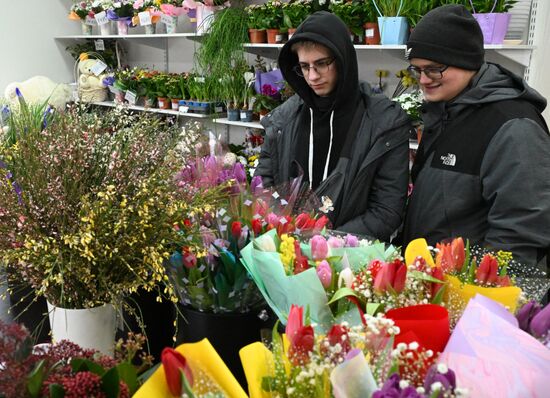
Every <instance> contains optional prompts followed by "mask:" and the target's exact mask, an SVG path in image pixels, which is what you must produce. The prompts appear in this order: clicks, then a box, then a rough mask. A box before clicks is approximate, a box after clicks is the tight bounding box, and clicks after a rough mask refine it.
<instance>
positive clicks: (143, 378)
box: [138, 362, 161, 384]
mask: <svg viewBox="0 0 550 398" xmlns="http://www.w3.org/2000/svg"><path fill="white" fill-rule="evenodd" d="M160 365H161V363H160V362H159V363H157V364H156V365H155V366H153V367H152V368H151V369H148V370H146V371H145V372H143V373H142V374H140V375H139V376H138V381H139V384H143V383H145V382H146V381H147V380H148V379H149V377H151V376H152V375H153V373H155V372H156V371H157V369H158V368H159V367H160Z"/></svg>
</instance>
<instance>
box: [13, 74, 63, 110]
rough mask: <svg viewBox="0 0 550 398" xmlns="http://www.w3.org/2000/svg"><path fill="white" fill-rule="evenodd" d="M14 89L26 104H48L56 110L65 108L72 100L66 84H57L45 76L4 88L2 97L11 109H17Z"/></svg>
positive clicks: (17, 103)
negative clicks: (17, 90) (19, 93)
mask: <svg viewBox="0 0 550 398" xmlns="http://www.w3.org/2000/svg"><path fill="white" fill-rule="evenodd" d="M16 89H19V91H20V92H21V94H22V95H23V98H24V99H25V101H26V102H27V103H28V104H42V103H44V102H45V101H48V104H50V105H51V106H53V107H55V108H56V109H58V110H62V109H63V108H65V105H66V103H67V102H69V101H71V100H72V90H71V88H70V86H69V85H68V84H58V83H55V82H53V81H52V80H51V79H49V78H47V77H45V76H34V77H31V78H30V79H28V80H25V81H23V82H13V83H10V84H8V85H7V86H6V90H5V91H4V96H5V98H6V100H8V102H9V104H10V105H11V106H12V107H17V106H18V105H19V101H18V99H17V92H16Z"/></svg>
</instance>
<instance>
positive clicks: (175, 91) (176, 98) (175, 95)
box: [166, 74, 183, 111]
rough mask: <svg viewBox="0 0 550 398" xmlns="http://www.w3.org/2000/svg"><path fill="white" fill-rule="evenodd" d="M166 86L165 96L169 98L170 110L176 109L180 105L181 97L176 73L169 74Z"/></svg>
mask: <svg viewBox="0 0 550 398" xmlns="http://www.w3.org/2000/svg"><path fill="white" fill-rule="evenodd" d="M166 86H167V91H168V92H167V96H168V98H169V100H170V103H171V107H172V110H176V111H177V110H178V109H179V106H180V101H181V100H182V99H183V94H182V92H181V85H180V79H179V76H178V75H176V74H171V75H169V76H168V81H167V84H166Z"/></svg>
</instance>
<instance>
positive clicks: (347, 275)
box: [338, 268, 354, 289]
mask: <svg viewBox="0 0 550 398" xmlns="http://www.w3.org/2000/svg"><path fill="white" fill-rule="evenodd" d="M353 278H354V276H353V271H352V270H351V268H344V269H343V270H342V271H340V274H339V275H338V287H339V288H340V287H342V284H344V285H345V286H346V287H347V288H350V289H351V286H352V285H353Z"/></svg>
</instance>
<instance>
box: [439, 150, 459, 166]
mask: <svg viewBox="0 0 550 398" xmlns="http://www.w3.org/2000/svg"><path fill="white" fill-rule="evenodd" d="M441 162H442V163H443V164H444V165H445V166H454V165H455V164H456V155H455V154H454V153H448V154H447V155H443V156H441Z"/></svg>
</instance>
